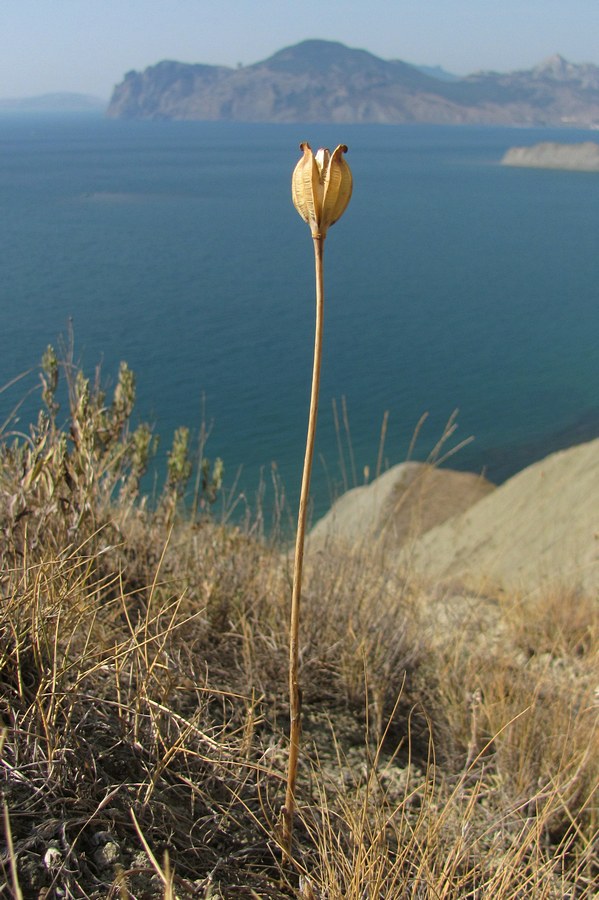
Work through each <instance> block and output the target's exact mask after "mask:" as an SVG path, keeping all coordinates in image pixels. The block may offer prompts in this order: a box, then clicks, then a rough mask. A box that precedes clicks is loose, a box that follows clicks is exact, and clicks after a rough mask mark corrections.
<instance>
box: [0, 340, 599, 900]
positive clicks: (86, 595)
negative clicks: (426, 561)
mask: <svg viewBox="0 0 599 900" xmlns="http://www.w3.org/2000/svg"><path fill="white" fill-rule="evenodd" d="M41 379H42V386H41V401H40V405H41V409H40V414H39V418H38V420H37V423H36V424H35V426H34V427H33V428H32V429H31V432H30V433H28V434H16V433H14V432H13V430H12V427H13V426H12V424H11V422H8V423H5V425H4V428H3V431H2V434H1V435H0V439H1V442H0V554H1V558H2V565H1V570H0V592H1V598H2V599H1V605H0V700H1V711H2V722H3V725H2V732H1V755H0V762H1V777H2V806H3V810H2V816H3V825H2V828H3V830H4V838H5V840H4V842H3V843H4V844H5V849H3V850H0V858H1V860H2V868H1V876H0V877H1V879H2V891H1V895H2V896H15V897H24V898H43V897H44V898H50V897H73V898H88V897H89V898H105V897H112V898H117V897H118V898H125V897H131V898H151V897H168V898H172V897H180V898H191V897H195V898H203V900H208V898H212V900H216V898H218V897H222V898H236V897H239V898H244V897H246V898H263V897H264V898H269V897H270V898H283V897H288V898H289V897H299V898H303V900H317V898H320V900H325V898H327V900H337V898H348V900H363V898H369V900H374V898H404V897H405V898H426V900H429V898H430V900H433V898H435V900H438V898H462V897H464V898H489V900H491V898H493V900H507V898H514V900H515V898H524V897H530V898H555V900H562V898H564V897H569V898H574V897H577V898H589V900H590V898H591V897H594V896H596V892H597V889H598V884H599V882H598V878H599V865H598V864H599V858H598V851H597V837H598V826H599V817H598V811H597V785H598V781H599V741H598V732H597V713H598V709H599V699H598V696H597V672H598V671H599V669H598V664H599V649H598V640H597V638H598V635H599V624H598V615H597V605H596V598H593V597H586V596H584V595H581V594H575V593H574V592H573V591H569V589H568V586H567V585H565V586H564V585H559V586H558V585H556V586H555V588H554V590H548V592H547V594H546V595H545V596H543V597H541V598H538V597H535V599H534V600H533V599H532V598H530V597H527V596H517V595H509V596H508V595H500V596H493V597H488V596H473V595H469V594H467V593H465V592H464V591H463V590H462V589H461V588H460V586H459V585H455V586H454V587H453V588H452V589H445V590H440V588H439V587H438V586H437V585H435V584H434V583H427V581H426V579H425V578H423V576H422V575H420V576H419V577H418V578H417V577H416V576H415V575H414V573H412V572H410V571H409V570H407V571H404V572H402V573H400V574H398V573H397V571H395V572H393V573H392V572H391V571H388V570H387V569H386V568H385V565H384V561H382V560H381V559H380V557H378V558H374V557H373V556H369V554H368V552H367V550H366V551H364V550H362V551H361V552H360V553H359V554H358V553H357V552H356V553H354V554H350V555H347V554H345V555H343V556H335V554H334V553H333V552H332V551H331V552H326V551H325V552H321V553H318V554H315V555H314V556H313V557H312V558H311V560H310V563H309V570H308V572H307V573H306V582H305V588H304V598H303V612H302V616H303V618H302V634H301V645H302V646H301V661H302V668H301V680H302V690H303V722H304V731H303V755H302V760H301V771H300V782H299V791H298V794H299V795H298V804H299V821H298V823H297V826H296V845H295V853H294V861H293V863H289V862H285V861H283V860H282V858H281V853H280V851H279V847H278V844H277V840H278V833H279V832H278V823H279V817H280V808H281V805H282V803H283V798H284V788H285V766H286V753H287V740H286V735H287V729H288V724H289V722H288V698H287V655H288V650H287V629H288V607H289V596H290V572H289V563H288V561H287V558H286V556H285V554H284V553H282V552H281V548H280V547H279V546H278V544H277V541H276V538H270V537H268V536H265V535H264V534H263V533H262V532H261V529H260V528H259V527H258V525H259V523H258V524H257V523H256V522H252V521H249V520H248V522H247V524H246V526H245V527H243V528H241V527H230V526H227V525H226V524H223V523H222V522H221V521H220V520H219V517H218V516H217V515H216V514H215V512H214V510H215V509H216V508H217V504H215V503H214V502H213V501H214V500H215V499H216V498H217V495H218V492H219V489H220V479H221V466H220V463H219V461H215V462H213V463H212V464H211V463H210V462H209V461H208V460H207V459H206V458H205V456H202V458H201V459H195V460H194V459H192V458H191V456H190V451H189V448H190V443H189V435H187V433H186V432H184V431H180V432H178V433H177V435H176V439H175V443H174V444H173V448H172V450H171V452H170V454H169V469H168V479H167V483H166V485H165V488H164V491H163V493H162V495H161V497H160V498H159V499H158V501H157V502H156V503H155V504H153V505H152V506H150V504H149V503H148V502H147V500H146V499H145V498H144V497H143V496H142V495H141V493H140V479H141V478H142V475H143V472H144V470H145V467H146V465H147V461H148V458H149V455H150V453H151V450H152V442H153V437H152V434H151V430H150V429H149V428H147V427H146V426H143V425H141V426H138V427H137V428H135V429H133V428H132V427H131V426H130V417H131V413H132V410H133V404H134V394H135V389H134V379H133V376H132V375H131V373H130V372H129V370H128V369H127V367H126V366H123V367H122V368H121V372H120V376H119V381H118V383H117V385H116V388H115V389H114V391H113V392H112V393H111V395H110V396H109V397H108V396H106V395H105V393H104V391H103V389H102V387H101V385H100V384H99V382H98V380H97V379H96V381H95V382H92V383H90V382H89V381H88V380H87V379H86V377H85V376H84V374H83V373H82V372H80V371H78V370H77V367H76V366H75V365H74V364H73V362H72V359H69V358H67V359H66V360H62V361H59V360H58V359H57V358H56V356H55V354H54V353H53V351H51V350H49V351H48V352H47V354H46V356H45V357H44V362H43V366H42V369H41ZM61 381H63V382H66V386H67V391H66V394H67V395H68V402H67V404H66V407H68V408H64V409H60V408H59V407H58V402H57V396H58V393H57V389H58V385H59V383H60V382H61ZM301 453H302V448H298V454H300V455H301ZM188 487H189V488H190V490H191V493H192V495H193V497H194V500H193V502H192V504H190V506H188V507H187V508H186V511H182V509H181V497H182V495H183V493H184V491H185V490H186V488H188ZM190 507H192V508H190Z"/></svg>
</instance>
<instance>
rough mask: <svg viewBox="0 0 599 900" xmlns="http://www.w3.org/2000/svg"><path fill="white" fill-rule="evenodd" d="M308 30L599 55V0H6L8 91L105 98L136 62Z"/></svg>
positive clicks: (226, 52) (491, 60) (418, 43)
mask: <svg viewBox="0 0 599 900" xmlns="http://www.w3.org/2000/svg"><path fill="white" fill-rule="evenodd" d="M306 38H325V39H328V40H338V41H342V42H343V43H344V44H347V45H348V46H350V47H361V48H363V49H365V50H370V51H371V52H372V53H375V54H376V55H377V56H381V57H383V58H385V59H403V60H405V61H406V62H412V63H420V64H427V65H441V66H443V67H444V68H446V69H448V70H449V71H452V72H455V73H457V74H466V73H468V72H473V71H475V70H477V69H495V70H498V71H509V70H511V69H518V68H531V67H532V66H533V65H535V64H536V63H538V62H540V61H541V60H543V59H545V58H546V57H547V56H550V55H551V54H553V53H557V52H559V53H561V54H562V56H565V57H566V59H569V60H570V61H572V62H594V63H597V64H599V0H0V97H22V96H28V95H32V94H40V93H46V92H54V91H78V92H82V93H91V94H96V95H98V96H101V97H105V98H108V97H109V95H110V93H111V90H112V88H113V86H114V85H115V84H116V83H118V82H119V81H121V79H122V77H123V75H124V73H125V72H127V71H128V70H129V69H143V68H145V67H146V66H148V65H152V64H153V63H156V62H159V61H160V60H162V59H176V60H180V61H182V62H203V63H212V64H222V65H230V66H235V65H236V64H237V63H240V62H241V63H243V64H246V65H247V64H249V63H253V62H257V61H258V60H261V59H265V58H266V57H268V56H270V55H271V54H272V53H274V52H275V51H276V50H280V49H281V48H282V47H286V46H289V45H290V44H295V43H297V42H298V41H301V40H304V39H306Z"/></svg>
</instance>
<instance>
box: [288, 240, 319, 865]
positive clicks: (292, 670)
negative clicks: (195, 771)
mask: <svg viewBox="0 0 599 900" xmlns="http://www.w3.org/2000/svg"><path fill="white" fill-rule="evenodd" d="M313 238H314V261H315V268H316V327H315V334H314V366H313V369H312V392H311V396H310V414H309V417H308V434H307V438H306V455H305V457H304V469H303V474H302V486H301V491H300V503H299V513H298V520H297V535H296V539H295V560H294V566H293V590H292V593H291V622H290V627H289V708H290V718H291V723H290V727H289V764H288V769H287V791H286V794H285V806H284V807H283V810H282V817H283V833H282V845H283V850H284V851H285V853H286V854H287V856H288V857H290V856H291V842H292V835H293V817H294V813H295V785H296V780H297V763H298V758H299V746H300V733H301V692H300V687H299V622H300V600H301V592H302V569H303V564H304V541H305V537H306V520H307V514H308V498H309V495H310V477H311V475H312V460H313V457H314V438H315V436H316V419H317V416H318V394H319V390H320V366H321V360H322V330H323V319H324V278H323V255H324V237H323V236H322V235H314V236H313Z"/></svg>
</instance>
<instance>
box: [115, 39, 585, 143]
mask: <svg viewBox="0 0 599 900" xmlns="http://www.w3.org/2000/svg"><path fill="white" fill-rule="evenodd" d="M107 115H108V116H111V117H114V118H119V117H122V118H143V119H200V120H229V121H239V122H244V121H245V122H344V123H351V122H355V123H360V122H374V123H376V122H379V123H401V122H432V123H439V124H442V123H447V124H459V123H489V124H491V123H498V124H520V125H548V124H552V125H555V124H560V125H561V124H568V125H579V126H582V127H590V126H592V125H593V124H599V67H597V66H593V65H581V66H577V65H573V64H571V63H568V62H566V60H563V59H562V58H561V57H559V56H556V57H551V58H550V59H549V60H547V62H546V63H543V64H542V65H540V66H537V67H536V68H535V69H532V70H531V71H526V72H513V73H509V74H504V75H502V74H498V73H495V72H483V73H477V74H474V75H470V76H468V77H467V78H462V79H458V80H456V81H441V80H440V79H438V78H434V77H432V76H431V75H428V74H426V73H425V72H423V71H421V70H420V69H418V68H417V67H415V66H411V65H408V64H407V63H404V62H401V61H400V60H390V61H389V60H383V59H379V58H378V57H376V56H373V55H372V54H371V53H367V52H366V51H364V50H355V49H350V48H348V47H345V46H344V45H343V44H338V43H334V42H330V41H317V40H312V41H304V42H302V43H301V44H297V45H296V46H293V47H288V48H286V49H284V50H281V51H279V52H278V53H275V54H274V56H271V57H270V58H269V59H267V60H264V61H262V62H258V63H255V64H254V65H250V66H246V67H240V68H237V69H231V68H227V67H224V66H206V65H191V64H184V63H179V62H168V61H166V62H161V63H158V64H157V65H155V66H151V67H150V68H148V69H145V70H144V71H143V72H129V73H128V74H127V75H126V76H125V78H124V80H123V82H122V83H121V84H119V85H117V87H116V88H115V89H114V93H113V96H112V99H111V101H110V104H109V107H108V110H107Z"/></svg>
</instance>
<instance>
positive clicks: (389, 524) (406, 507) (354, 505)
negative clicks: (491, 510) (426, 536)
mask: <svg viewBox="0 0 599 900" xmlns="http://www.w3.org/2000/svg"><path fill="white" fill-rule="evenodd" d="M493 490H494V485H492V484H491V482H489V481H487V480H486V479H484V478H482V477H481V476H477V475H472V474H470V473H468V472H456V471H453V470H451V469H441V468H436V467H435V466H432V465H428V464H426V463H420V462H405V463H400V464H399V465H396V466H393V468H391V469H389V470H388V471H387V472H385V473H384V474H383V475H381V476H380V477H379V478H377V479H376V480H375V481H373V482H372V483H371V484H369V485H364V486H361V487H356V488H353V489H352V490H350V491H347V493H345V494H343V495H342V496H341V497H340V498H339V499H338V500H337V501H336V502H335V503H334V504H333V506H332V508H331V509H330V510H329V512H328V513H327V514H326V515H325V516H324V517H323V518H322V519H320V521H318V522H317V523H316V525H315V526H314V528H313V529H312V531H311V532H310V536H309V539H308V546H309V550H310V551H311V552H314V551H315V550H318V549H323V548H324V547H331V546H333V545H334V546H335V548H336V549H342V548H345V549H347V550H360V551H364V552H368V553H371V552H375V551H376V552H379V553H385V555H386V556H389V557H390V558H397V557H398V556H399V551H400V548H401V547H402V546H404V545H405V544H406V543H407V542H410V541H413V540H414V539H415V538H417V537H418V536H419V535H421V534H423V533H424V532H426V531H428V530H429V529H431V528H433V527H434V526H435V525H439V524H440V523H442V522H444V521H445V520H446V519H447V518H449V517H450V516H455V515H456V514H458V513H460V512H462V511H464V510H466V509H468V508H469V507H470V506H472V504H473V503H475V502H476V501H478V500H480V499H481V498H482V497H485V496H486V495H487V494H489V493H490V492H492V491H493Z"/></svg>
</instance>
